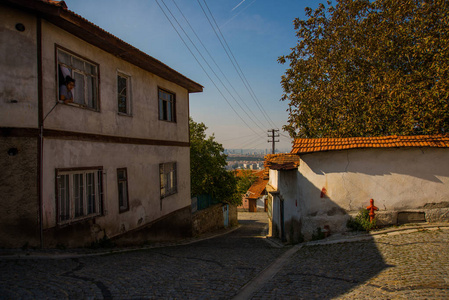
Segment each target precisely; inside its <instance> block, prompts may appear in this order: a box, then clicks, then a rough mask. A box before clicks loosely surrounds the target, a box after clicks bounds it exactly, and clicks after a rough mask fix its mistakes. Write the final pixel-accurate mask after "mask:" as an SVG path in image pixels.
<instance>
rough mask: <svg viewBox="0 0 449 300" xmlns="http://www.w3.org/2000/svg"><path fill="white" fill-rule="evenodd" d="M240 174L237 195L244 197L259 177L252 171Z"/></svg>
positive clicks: (242, 171) (244, 171) (243, 171)
mask: <svg viewBox="0 0 449 300" xmlns="http://www.w3.org/2000/svg"><path fill="white" fill-rule="evenodd" d="M240 172H241V173H240V175H239V176H237V193H238V194H240V195H244V194H246V192H247V191H248V190H249V188H250V187H251V185H253V183H254V182H255V181H256V179H257V176H255V175H254V173H253V172H252V171H251V170H240Z"/></svg>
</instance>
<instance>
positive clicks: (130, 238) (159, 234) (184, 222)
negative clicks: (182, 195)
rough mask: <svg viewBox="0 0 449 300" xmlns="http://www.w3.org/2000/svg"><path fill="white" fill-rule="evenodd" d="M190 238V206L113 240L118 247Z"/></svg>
mask: <svg viewBox="0 0 449 300" xmlns="http://www.w3.org/2000/svg"><path fill="white" fill-rule="evenodd" d="M191 236H192V214H191V207H190V205H189V206H187V207H184V208H182V209H179V210H177V211H175V212H173V213H171V214H169V215H167V216H165V217H163V218H160V219H158V220H156V221H154V222H151V223H150V224H148V225H145V226H142V227H141V228H138V229H135V230H132V231H129V232H126V233H124V234H122V235H120V236H118V237H115V238H114V239H113V242H114V243H115V244H116V245H118V246H126V245H136V244H144V243H148V242H150V243H151V242H162V241H175V240H180V239H185V238H188V237H191Z"/></svg>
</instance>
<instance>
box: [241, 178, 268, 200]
mask: <svg viewBox="0 0 449 300" xmlns="http://www.w3.org/2000/svg"><path fill="white" fill-rule="evenodd" d="M267 184H268V179H263V177H258V178H257V179H256V181H254V183H253V184H252V185H251V186H250V188H249V189H248V192H247V193H246V194H247V195H248V197H247V198H248V199H258V198H260V197H261V196H262V195H263V194H264V191H265V187H266V186H267Z"/></svg>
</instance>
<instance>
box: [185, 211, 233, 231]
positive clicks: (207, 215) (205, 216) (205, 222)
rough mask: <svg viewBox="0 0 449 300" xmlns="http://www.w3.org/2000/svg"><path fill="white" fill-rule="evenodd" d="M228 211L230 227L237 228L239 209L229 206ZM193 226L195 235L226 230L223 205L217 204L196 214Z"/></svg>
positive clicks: (193, 217) (193, 218)
mask: <svg viewBox="0 0 449 300" xmlns="http://www.w3.org/2000/svg"><path fill="white" fill-rule="evenodd" d="M228 211H229V226H236V225H237V224H238V220H237V207H236V206H233V205H229V210H228ZM192 224H193V234H194V235H200V234H203V233H206V232H211V231H215V230H218V229H221V228H224V219H223V204H217V205H214V206H211V207H209V208H206V209H203V210H199V211H197V212H195V213H194V214H193V216H192Z"/></svg>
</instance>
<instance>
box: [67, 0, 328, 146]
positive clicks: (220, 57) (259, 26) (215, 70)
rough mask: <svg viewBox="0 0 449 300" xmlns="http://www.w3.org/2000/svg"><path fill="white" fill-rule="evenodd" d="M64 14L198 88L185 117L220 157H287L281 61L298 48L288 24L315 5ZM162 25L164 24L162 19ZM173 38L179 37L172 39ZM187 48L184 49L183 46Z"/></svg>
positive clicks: (105, 2)
mask: <svg viewBox="0 0 449 300" xmlns="http://www.w3.org/2000/svg"><path fill="white" fill-rule="evenodd" d="M65 2H66V4H67V6H68V9H69V10H71V11H73V12H75V13H77V14H79V15H81V16H82V17H84V18H86V19H87V20H89V21H90V22H92V23H94V24H96V25H97V26H99V27H101V28H102V29H104V30H106V31H108V32H109V33H111V34H113V35H115V36H116V37H118V38H120V39H122V40H123V41H125V42H127V43H129V44H131V45H132V46H134V47H136V48H138V49H139V50H141V51H143V52H145V53H147V54H148V55H150V56H152V57H154V58H156V59H157V60H159V61H161V62H163V63H164V64H166V65H168V66H169V67H171V68H172V69H174V70H176V71H178V72H179V73H181V74H183V75H185V76H186V77H188V78H190V79H191V80H193V81H195V82H197V83H199V84H201V85H202V86H203V87H204V91H203V92H202V93H193V94H190V116H191V117H192V118H193V120H194V121H195V122H202V123H204V124H205V125H206V126H207V127H208V130H207V131H206V132H207V134H208V135H212V134H213V135H214V136H215V140H216V141H217V142H219V143H221V144H223V147H224V148H225V149H249V150H251V149H271V147H272V145H271V142H270V143H268V140H271V138H269V137H268V135H271V132H268V130H271V129H278V130H279V131H278V132H277V133H278V134H279V137H278V138H276V140H279V142H278V143H276V148H277V149H279V150H280V151H281V152H289V151H290V150H291V142H292V140H291V138H290V137H289V135H288V133H286V132H285V131H283V130H282V126H283V125H286V124H287V120H288V112H287V108H288V102H286V101H280V99H281V97H282V94H283V90H282V86H281V84H280V81H281V76H282V75H283V74H284V73H285V71H286V69H287V68H288V64H284V65H282V64H279V63H278V62H277V59H278V57H279V56H281V55H287V54H289V53H290V52H291V48H292V47H294V46H295V45H296V44H297V42H298V40H297V38H296V36H295V30H294V26H293V20H294V19H295V18H300V19H305V13H304V9H305V8H306V7H310V8H312V9H315V8H317V7H318V4H319V3H321V2H324V1H322V0H321V1H318V0H65ZM167 17H168V18H167ZM174 27H175V28H176V30H175V29H174ZM180 35H181V37H182V38H181V37H180ZM186 45H187V46H186Z"/></svg>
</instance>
